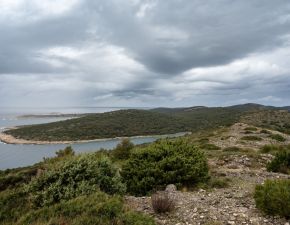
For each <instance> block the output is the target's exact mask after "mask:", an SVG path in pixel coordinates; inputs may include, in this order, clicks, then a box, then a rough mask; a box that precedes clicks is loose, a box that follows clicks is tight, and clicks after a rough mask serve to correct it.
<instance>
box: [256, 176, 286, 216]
mask: <svg viewBox="0 0 290 225" xmlns="http://www.w3.org/2000/svg"><path fill="white" fill-rule="evenodd" d="M254 198H255V202H256V207H257V208H259V209H260V210H262V211H263V212H265V213H266V214H269V215H280V216H284V217H288V218H289V217H290V180H289V179H288V180H266V181H265V183H264V184H263V185H257V186H256V189H255V194H254Z"/></svg>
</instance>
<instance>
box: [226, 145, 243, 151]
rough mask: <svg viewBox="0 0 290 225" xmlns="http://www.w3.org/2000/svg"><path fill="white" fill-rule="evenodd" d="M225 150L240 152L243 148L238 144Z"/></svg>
mask: <svg viewBox="0 0 290 225" xmlns="http://www.w3.org/2000/svg"><path fill="white" fill-rule="evenodd" d="M223 151H224V152H239V151H241V148H239V147H237V146H231V147H226V148H224V149H223Z"/></svg>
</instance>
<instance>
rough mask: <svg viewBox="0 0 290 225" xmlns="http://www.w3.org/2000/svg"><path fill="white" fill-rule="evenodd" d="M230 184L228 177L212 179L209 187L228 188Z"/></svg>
mask: <svg viewBox="0 0 290 225" xmlns="http://www.w3.org/2000/svg"><path fill="white" fill-rule="evenodd" d="M230 182H231V179H230V178H227V177H212V178H211V179H210V180H209V182H208V186H209V187H210V188H227V187H229V183H230Z"/></svg>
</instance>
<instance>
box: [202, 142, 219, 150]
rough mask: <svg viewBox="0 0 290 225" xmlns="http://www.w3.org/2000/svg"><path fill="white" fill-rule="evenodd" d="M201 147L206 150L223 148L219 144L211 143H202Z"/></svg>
mask: <svg viewBox="0 0 290 225" xmlns="http://www.w3.org/2000/svg"><path fill="white" fill-rule="evenodd" d="M199 147H200V148H201V149H204V150H220V149H221V148H220V147H219V146H216V145H214V144H210V143H205V144H201V145H200V146H199Z"/></svg>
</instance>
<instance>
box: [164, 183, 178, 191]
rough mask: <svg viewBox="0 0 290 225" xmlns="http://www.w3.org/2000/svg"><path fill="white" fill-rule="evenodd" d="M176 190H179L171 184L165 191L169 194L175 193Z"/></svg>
mask: <svg viewBox="0 0 290 225" xmlns="http://www.w3.org/2000/svg"><path fill="white" fill-rule="evenodd" d="M176 190H177V188H176V186H175V185H174V184H169V185H167V186H166V188H165V191H167V192H175V191H176Z"/></svg>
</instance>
